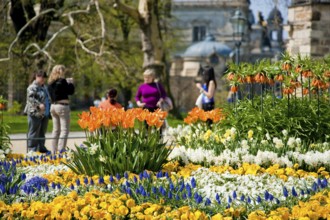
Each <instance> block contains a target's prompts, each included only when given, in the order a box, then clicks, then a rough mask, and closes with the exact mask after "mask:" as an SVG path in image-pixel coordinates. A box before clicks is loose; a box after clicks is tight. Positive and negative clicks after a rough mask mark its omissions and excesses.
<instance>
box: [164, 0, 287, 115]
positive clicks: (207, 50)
mask: <svg viewBox="0 0 330 220" xmlns="http://www.w3.org/2000/svg"><path fill="white" fill-rule="evenodd" d="M237 9H239V10H240V11H241V12H243V15H244V16H245V18H246V21H247V28H246V30H245V34H244V37H243V39H242V42H241V46H240V48H239V49H240V60H241V61H246V62H255V61H256V60H258V59H260V58H274V57H278V55H279V54H280V53H282V52H283V48H284V44H283V38H282V34H283V33H282V32H283V25H282V22H283V17H282V15H281V13H280V11H279V10H278V9H277V8H276V7H274V8H273V10H272V11H271V13H270V15H269V17H267V18H263V15H262V12H261V13H259V15H260V16H259V17H258V18H255V16H254V14H253V12H252V10H251V9H250V1H248V0H202V1H201V0H173V3H172V15H173V22H172V26H173V28H174V29H175V30H177V31H176V33H177V36H176V38H177V39H178V41H179V45H180V46H179V47H178V48H177V50H176V51H175V52H174V54H173V57H172V58H173V59H172V66H171V71H170V75H171V89H172V94H173V96H174V99H175V101H176V104H177V105H178V107H179V108H180V109H181V110H183V111H189V110H190V109H191V108H192V107H194V104H195V99H196V98H197V96H198V89H197V88H196V86H195V82H196V80H198V79H199V78H200V77H199V74H200V68H201V67H203V66H205V65H211V66H213V67H214V68H215V70H216V73H217V82H218V91H217V93H218V96H219V98H218V99H217V101H218V103H219V102H220V103H221V102H224V101H225V100H226V94H227V91H228V86H227V85H226V84H225V81H224V80H222V79H221V77H222V75H223V73H224V71H225V70H226V65H227V62H228V61H233V60H234V59H233V58H234V57H235V51H236V50H235V41H234V39H233V27H232V23H231V22H230V20H231V18H232V17H233V16H234V14H235V11H236V10H237Z"/></svg>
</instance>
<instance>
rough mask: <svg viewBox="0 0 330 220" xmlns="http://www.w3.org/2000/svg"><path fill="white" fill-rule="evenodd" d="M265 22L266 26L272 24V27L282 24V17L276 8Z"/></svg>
mask: <svg viewBox="0 0 330 220" xmlns="http://www.w3.org/2000/svg"><path fill="white" fill-rule="evenodd" d="M267 22H268V24H274V25H281V24H282V23H283V16H282V14H281V12H280V10H278V8H277V7H274V8H273V9H272V11H271V12H270V13H269V16H268V19H267Z"/></svg>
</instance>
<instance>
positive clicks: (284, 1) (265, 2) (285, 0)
mask: <svg viewBox="0 0 330 220" xmlns="http://www.w3.org/2000/svg"><path fill="white" fill-rule="evenodd" d="M250 2H251V4H250V9H251V10H252V12H253V14H254V19H255V22H258V11H260V12H261V14H262V15H263V16H264V19H265V20H267V18H268V16H269V13H270V12H271V10H272V9H273V8H274V7H275V5H277V8H278V9H279V10H280V12H281V14H282V17H283V24H287V22H288V5H290V2H291V1H290V0H250ZM287 38H288V33H287V32H286V31H285V30H283V39H284V40H285V39H287Z"/></svg>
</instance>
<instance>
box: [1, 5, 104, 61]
mask: <svg viewBox="0 0 330 220" xmlns="http://www.w3.org/2000/svg"><path fill="white" fill-rule="evenodd" d="M91 5H95V8H96V11H97V13H98V16H99V18H100V22H101V36H98V37H93V38H90V39H88V40H85V41H82V40H81V39H80V38H79V37H78V38H77V42H78V44H79V45H80V46H81V48H82V49H83V50H84V51H85V52H87V53H89V54H92V55H94V56H102V54H103V53H104V44H105V33H106V28H105V22H104V17H103V14H102V12H101V11H100V7H99V2H98V0H90V2H89V4H88V5H87V7H86V9H84V10H76V11H71V12H68V13H65V14H63V15H62V17H67V18H68V20H69V24H68V25H66V26H64V27H62V28H61V29H60V30H58V31H57V32H55V33H54V34H53V35H52V37H51V38H50V39H49V40H48V41H47V42H46V44H45V45H44V47H42V48H41V47H40V46H39V45H38V44H37V43H31V44H29V45H28V46H27V47H26V48H25V50H24V53H27V52H28V50H29V49H31V48H35V49H36V50H37V51H36V52H34V53H33V54H32V56H34V57H35V56H37V55H39V54H45V55H46V56H47V57H48V58H49V60H50V61H51V62H54V59H53V58H52V57H51V55H50V54H49V53H48V52H47V49H48V47H49V46H50V45H51V43H52V42H53V41H54V40H55V39H56V38H57V37H58V35H59V34H61V33H62V32H64V31H65V30H67V29H69V28H71V27H72V26H73V25H74V24H75V20H74V18H73V16H74V15H76V14H81V13H85V14H88V13H89V12H90V7H91ZM50 12H55V9H48V10H45V11H42V12H41V13H39V14H38V15H36V16H35V17H33V18H32V19H31V20H29V21H28V22H27V23H26V24H25V25H24V26H23V27H22V28H21V30H20V31H19V32H18V33H17V35H16V38H15V39H14V41H13V42H12V43H11V44H10V46H9V48H8V57H6V58H1V59H0V62H2V61H8V60H10V59H11V54H12V49H13V47H14V45H15V44H16V43H17V41H18V40H19V37H20V36H21V34H22V33H23V31H24V30H25V29H26V28H27V27H28V26H29V25H30V24H31V23H32V22H34V21H35V20H37V19H38V17H40V16H42V15H44V14H46V13H50ZM99 39H101V45H100V47H99V51H98V52H96V51H92V50H90V49H88V48H87V47H86V46H85V44H86V43H88V42H91V41H94V40H99Z"/></svg>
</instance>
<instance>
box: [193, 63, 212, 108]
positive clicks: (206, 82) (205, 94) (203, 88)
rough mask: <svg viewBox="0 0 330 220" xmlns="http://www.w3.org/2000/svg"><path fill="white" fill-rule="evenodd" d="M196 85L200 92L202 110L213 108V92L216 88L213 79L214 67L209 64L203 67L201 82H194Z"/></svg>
mask: <svg viewBox="0 0 330 220" xmlns="http://www.w3.org/2000/svg"><path fill="white" fill-rule="evenodd" d="M196 87H197V88H198V89H199V92H200V93H201V94H202V108H203V110H204V111H210V110H213V109H214V94H215V90H216V88H217V82H216V80H215V75H214V69H213V67H211V66H207V67H204V70H203V84H201V83H196Z"/></svg>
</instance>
